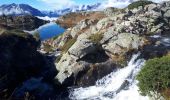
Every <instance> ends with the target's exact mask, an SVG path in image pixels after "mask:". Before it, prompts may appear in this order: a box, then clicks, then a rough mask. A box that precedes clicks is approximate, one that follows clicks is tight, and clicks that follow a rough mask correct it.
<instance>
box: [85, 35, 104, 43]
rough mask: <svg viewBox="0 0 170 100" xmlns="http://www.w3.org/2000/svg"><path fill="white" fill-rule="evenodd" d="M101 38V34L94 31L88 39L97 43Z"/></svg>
mask: <svg viewBox="0 0 170 100" xmlns="http://www.w3.org/2000/svg"><path fill="white" fill-rule="evenodd" d="M102 38H103V34H101V33H96V34H92V35H91V36H90V37H89V38H88V39H89V40H91V41H92V42H94V43H99V42H100V41H101V40H102Z"/></svg>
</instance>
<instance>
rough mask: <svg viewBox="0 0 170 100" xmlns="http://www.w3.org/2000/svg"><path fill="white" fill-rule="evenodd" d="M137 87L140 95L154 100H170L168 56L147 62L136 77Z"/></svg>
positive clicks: (169, 57) (169, 63)
mask: <svg viewBox="0 0 170 100" xmlns="http://www.w3.org/2000/svg"><path fill="white" fill-rule="evenodd" d="M137 80H138V81H139V83H138V86H139V90H140V92H141V94H142V95H149V96H151V97H154V98H155V99H159V97H160V96H158V94H160V95H161V96H163V97H165V98H166V99H167V98H168V100H169V99H170V94H169V92H170V56H164V57H162V58H154V59H151V60H148V61H147V62H146V64H145V66H144V67H143V68H142V70H141V71H140V73H139V74H138V75H137Z"/></svg>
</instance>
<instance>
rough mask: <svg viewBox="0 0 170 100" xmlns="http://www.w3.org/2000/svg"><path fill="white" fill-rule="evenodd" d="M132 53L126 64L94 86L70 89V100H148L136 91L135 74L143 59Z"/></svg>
mask: <svg viewBox="0 0 170 100" xmlns="http://www.w3.org/2000/svg"><path fill="white" fill-rule="evenodd" d="M138 56H139V53H138V54H135V55H133V57H132V59H131V60H130V62H129V63H128V66H127V67H125V68H123V69H119V70H117V71H115V72H112V73H111V74H109V75H107V76H105V77H103V78H102V79H100V80H98V81H97V82H96V85H95V86H90V87H87V88H75V89H73V90H71V91H70V95H69V98H70V99H72V100H84V99H85V100H148V97H144V96H141V95H140V94H139V92H138V87H137V82H138V81H137V80H135V77H136V75H137V74H138V72H139V71H140V69H141V67H142V66H143V65H144V63H145V60H144V59H138Z"/></svg>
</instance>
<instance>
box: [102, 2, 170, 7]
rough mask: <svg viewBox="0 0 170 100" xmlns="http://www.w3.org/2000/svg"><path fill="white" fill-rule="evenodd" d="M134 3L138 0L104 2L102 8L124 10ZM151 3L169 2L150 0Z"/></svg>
mask: <svg viewBox="0 0 170 100" xmlns="http://www.w3.org/2000/svg"><path fill="white" fill-rule="evenodd" d="M134 1H138V0H106V2H104V3H103V4H102V7H103V8H106V7H116V8H124V7H126V6H128V5H129V4H130V3H132V2H134ZM151 1H153V2H156V3H159V2H163V1H170V0H151Z"/></svg>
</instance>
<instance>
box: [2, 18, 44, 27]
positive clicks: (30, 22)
mask: <svg viewBox="0 0 170 100" xmlns="http://www.w3.org/2000/svg"><path fill="white" fill-rule="evenodd" d="M0 23H1V24H2V25H6V26H10V27H14V28H17V29H21V30H33V29H36V28H38V27H39V26H41V25H43V24H45V23H47V21H44V20H41V19H39V18H37V17H34V16H31V15H25V16H5V15H3V16H0Z"/></svg>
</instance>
